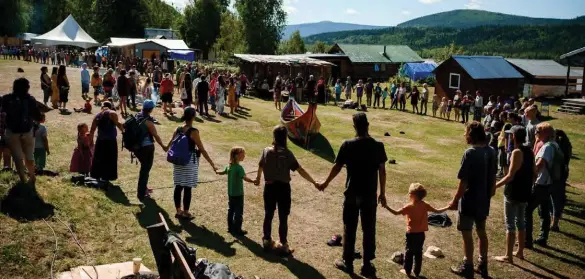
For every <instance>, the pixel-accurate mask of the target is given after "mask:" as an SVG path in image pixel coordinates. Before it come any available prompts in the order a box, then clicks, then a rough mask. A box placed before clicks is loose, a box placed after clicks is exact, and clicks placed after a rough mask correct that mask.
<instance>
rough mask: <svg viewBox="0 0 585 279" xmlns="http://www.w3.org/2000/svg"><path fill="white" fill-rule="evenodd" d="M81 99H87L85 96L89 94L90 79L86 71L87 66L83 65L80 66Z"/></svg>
mask: <svg viewBox="0 0 585 279" xmlns="http://www.w3.org/2000/svg"><path fill="white" fill-rule="evenodd" d="M81 68H82V70H81V97H82V98H83V99H85V98H87V94H88V93H89V84H90V77H89V71H88V70H87V64H86V63H83V65H81Z"/></svg>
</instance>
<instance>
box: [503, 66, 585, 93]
mask: <svg viewBox="0 0 585 279" xmlns="http://www.w3.org/2000/svg"><path fill="white" fill-rule="evenodd" d="M506 61H508V62H509V63H510V64H511V65H512V66H513V67H514V68H515V69H516V70H518V72H520V73H521V74H522V75H523V76H524V81H525V82H524V90H523V96H524V97H529V98H537V97H561V96H564V95H565V84H566V78H567V77H566V76H567V70H568V69H567V67H565V66H563V65H561V64H559V63H557V62H555V61H553V60H532V59H506ZM569 72H570V79H569V82H570V83H576V82H577V79H578V78H579V76H580V73H578V72H577V71H574V70H572V71H569ZM570 90H571V91H573V90H575V86H574V85H573V86H571V89H570Z"/></svg>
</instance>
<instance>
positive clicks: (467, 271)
mask: <svg viewBox="0 0 585 279" xmlns="http://www.w3.org/2000/svg"><path fill="white" fill-rule="evenodd" d="M451 272H453V273H455V274H457V275H459V276H461V277H463V278H467V279H473V264H468V263H465V262H463V263H461V264H460V265H457V266H452V267H451Z"/></svg>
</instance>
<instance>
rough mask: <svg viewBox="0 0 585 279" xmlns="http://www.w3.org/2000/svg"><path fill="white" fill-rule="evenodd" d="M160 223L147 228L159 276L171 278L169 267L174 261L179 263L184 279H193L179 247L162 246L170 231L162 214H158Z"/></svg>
mask: <svg viewBox="0 0 585 279" xmlns="http://www.w3.org/2000/svg"><path fill="white" fill-rule="evenodd" d="M158 216H159V219H160V223H158V224H155V225H152V226H149V227H148V228H147V232H148V239H149V240H150V247H151V249H152V253H153V255H154V259H155V261H156V265H157V268H158V272H159V276H160V278H161V279H170V278H171V272H172V270H171V267H172V265H173V262H174V261H179V266H180V268H181V271H182V272H183V275H184V276H185V278H189V279H195V276H194V275H193V271H192V270H191V268H189V265H188V264H187V261H186V260H185V257H184V256H183V254H182V253H181V250H180V249H179V246H178V245H177V244H176V243H173V247H172V249H170V253H169V249H167V248H166V247H165V244H164V240H165V237H166V235H167V233H168V232H169V231H170V229H169V225H168V224H167V221H166V220H165V217H164V215H163V214H162V213H159V214H158Z"/></svg>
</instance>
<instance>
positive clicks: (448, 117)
mask: <svg viewBox="0 0 585 279" xmlns="http://www.w3.org/2000/svg"><path fill="white" fill-rule="evenodd" d="M452 110H453V101H451V100H449V102H448V103H447V120H451V111H452Z"/></svg>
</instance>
